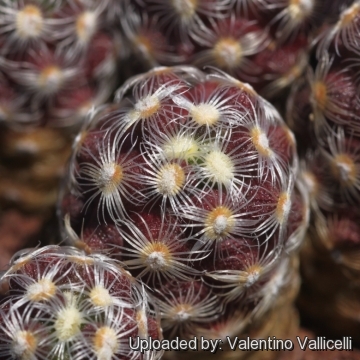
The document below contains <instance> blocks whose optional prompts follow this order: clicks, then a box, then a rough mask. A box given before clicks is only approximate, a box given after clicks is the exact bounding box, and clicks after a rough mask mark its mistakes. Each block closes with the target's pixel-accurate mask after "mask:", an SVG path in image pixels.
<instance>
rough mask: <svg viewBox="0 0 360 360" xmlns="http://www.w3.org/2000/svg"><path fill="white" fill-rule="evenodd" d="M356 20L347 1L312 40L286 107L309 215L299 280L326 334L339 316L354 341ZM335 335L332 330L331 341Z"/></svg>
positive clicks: (358, 6) (359, 215) (358, 110)
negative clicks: (309, 60) (309, 57)
mask: <svg viewBox="0 0 360 360" xmlns="http://www.w3.org/2000/svg"><path fill="white" fill-rule="evenodd" d="M359 21H360V2H359V1H355V2H354V3H353V4H352V5H351V6H349V7H348V8H346V9H344V11H343V12H342V13H341V14H340V16H339V18H338V21H337V22H336V23H335V24H334V25H332V26H330V27H328V28H326V29H325V30H324V32H323V33H322V34H320V36H319V39H318V41H317V44H316V46H315V48H314V59H315V60H314V66H313V67H310V66H309V68H308V69H307V74H306V77H304V78H303V79H302V80H300V81H298V83H297V84H296V85H295V86H294V88H293V90H292V95H291V97H290V99H289V103H288V120H289V123H290V125H291V127H292V128H293V130H294V131H295V134H296V135H297V138H298V141H299V149H300V151H301V153H302V154H301V155H302V160H301V165H300V167H301V174H302V178H303V179H304V181H305V182H306V184H307V188H308V190H309V195H310V204H311V208H312V220H311V228H310V232H309V237H310V238H311V240H312V243H313V246H314V247H313V248H312V249H311V248H309V249H307V250H306V251H304V265H303V268H304V275H305V278H306V279H307V284H308V285H307V286H310V287H311V288H312V289H313V291H314V292H315V293H316V294H317V299H320V298H324V297H326V298H327V299H328V302H327V305H326V307H325V308H326V309H325V311H324V309H322V306H323V305H322V304H321V305H320V304H319V303H318V302H319V300H315V299H314V300H315V301H316V303H317V305H316V306H313V308H314V309H316V310H315V311H316V312H318V314H319V316H321V314H323V316H322V317H323V318H325V319H326V318H327V319H328V321H329V328H332V329H335V327H333V326H331V325H330V323H331V322H334V321H336V320H335V319H337V318H339V317H342V318H343V321H342V322H341V323H343V324H344V326H346V327H347V329H352V330H351V331H352V333H353V334H354V335H355V334H358V329H359V323H358V320H356V319H358V311H359V309H360V303H359V294H360V292H359V291H360V288H359V275H360V236H359V234H360V227H359V220H360V210H359V206H360V131H359V130H360V126H359V121H360V92H359V80H360V77H359V69H360V57H359V41H360V32H359V26H358V23H359ZM314 251H315V254H316V255H314V254H312V253H314ZM316 263H318V264H322V265H315V264H316ZM335 264H336V265H335ZM329 272H331V273H332V275H331V279H333V280H332V283H331V285H330V284H329V282H328V281H327V280H326V278H327V277H329ZM320 279H322V280H320ZM319 282H320V283H322V284H323V285H322V286H318V284H319ZM334 288H336V291H334ZM319 294H320V295H319ZM308 301H313V299H310V298H309V299H308V300H307V301H305V302H304V309H305V311H306V309H308V306H307V304H308ZM313 305H314V303H313ZM344 318H347V319H348V321H349V323H348V322H347V321H346V320H344ZM325 321H327V320H325ZM336 322H337V323H339V322H338V321H336ZM356 329H357V330H356ZM343 331H344V329H343V328H342V327H340V328H339V329H338V331H337V335H338V334H339V333H340V334H341V333H342V332H343ZM335 332H336V330H335ZM357 341H359V338H358V337H357Z"/></svg>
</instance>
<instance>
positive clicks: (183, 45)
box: [0, 0, 360, 360]
mask: <svg viewBox="0 0 360 360" xmlns="http://www.w3.org/2000/svg"><path fill="white" fill-rule="evenodd" d="M325 3H326V2H324V1H320V0H197V1H194V0H180V1H166V0H135V1H128V0H125V1H118V0H105V1H96V0H91V1H85V0H64V1H57V0H37V1H27V0H21V1H20V0H15V1H14V0H0V123H1V124H0V125H1V126H3V125H4V124H5V127H4V128H2V129H1V131H2V130H3V129H4V130H3V131H2V133H1V135H0V137H1V139H3V140H1V145H0V156H1V161H0V170H1V171H2V174H1V179H0V202H1V203H4V202H5V203H12V202H15V203H19V204H20V203H22V206H23V208H25V209H26V210H31V211H33V210H34V209H36V210H39V209H42V211H44V210H45V211H47V209H49V208H50V207H51V206H52V205H53V204H54V198H55V191H54V189H55V188H56V183H57V181H58V179H59V178H60V177H61V176H62V164H63V159H64V158H66V157H67V156H68V151H69V149H68V144H69V138H70V137H71V135H72V134H73V133H74V130H75V132H77V131H78V129H79V127H80V126H81V130H80V132H79V133H78V135H77V137H76V139H75V142H74V144H73V154H72V156H71V160H70V164H69V168H68V174H67V179H66V181H65V184H64V186H63V193H62V196H61V201H60V203H59V218H60V221H61V222H62V235H63V236H64V239H65V240H66V241H67V242H68V245H71V246H66V247H56V246H50V247H45V248H39V249H35V250H31V251H25V252H23V253H21V254H18V255H17V256H16V257H15V258H14V259H13V260H12V261H11V264H10V269H9V270H8V271H7V272H5V273H3V274H1V275H0V288H1V292H2V295H0V349H1V350H0V359H4V360H5V359H10V358H11V359H21V360H25V359H51V360H60V359H94V360H95V359H99V360H103V359H104V360H105V359H143V358H145V359H148V358H149V359H157V358H159V357H160V356H161V353H160V352H156V351H155V352H152V351H150V352H147V353H145V354H140V353H138V352H136V351H135V352H134V351H133V350H132V349H130V348H129V341H128V339H129V337H130V338H131V337H133V338H135V337H136V336H139V337H140V338H142V339H146V338H149V337H151V338H152V339H161V338H162V331H164V335H165V337H166V338H169V339H172V338H174V337H176V336H180V337H182V338H191V337H193V336H206V337H208V338H216V339H222V338H225V337H226V336H235V335H238V334H250V335H251V336H252V337H254V338H255V337H256V338H260V337H262V336H263V337H266V336H268V335H273V334H279V336H280V337H281V336H283V337H289V336H291V335H294V331H296V328H297V327H296V326H297V325H294V322H291V319H292V318H295V319H296V316H295V317H293V316H289V314H290V313H291V314H292V315H293V309H292V307H291V306H292V305H291V303H292V301H293V299H294V297H295V296H296V293H297V290H298V286H299V278H298V273H297V265H298V264H297V252H298V249H299V247H300V245H301V243H302V239H303V237H304V234H305V231H306V227H307V222H308V217H309V214H308V194H307V193H308V192H309V190H310V204H311V208H312V210H313V217H312V233H311V234H314V235H313V238H314V239H315V243H316V244H317V245H320V246H322V247H323V248H326V249H327V250H329V253H330V254H331V256H332V258H333V260H334V261H335V262H337V263H340V264H341V266H342V268H343V270H344V272H345V273H346V275H347V276H351V277H352V279H356V277H357V276H358V274H359V271H360V265H359V264H360V255H359V254H360V252H359V236H358V234H359V233H360V229H359V226H358V220H359V219H360V212H359V210H358V207H359V198H360V194H359V192H360V180H359V179H360V178H359V177H360V167H359V166H360V165H359V159H360V150H359V145H360V139H359V136H360V127H359V116H360V115H359V109H360V97H359V95H358V93H359V88H358V84H359V82H358V78H359V71H360V69H359V67H360V62H359V49H358V47H359V46H358V45H359V42H360V39H359V37H360V35H359V30H358V21H359V17H360V15H359V14H360V4H359V1H355V2H354V4H353V5H352V6H351V7H349V8H348V9H347V10H345V11H344V12H343V13H342V14H341V15H340V20H338V22H335V24H334V25H327V27H325V30H324V35H322V36H320V37H319V38H320V40H318V45H317V52H316V56H315V57H316V59H317V60H316V61H317V65H316V69H308V70H307V71H308V76H307V78H306V79H300V80H298V81H297V83H296V86H294V88H293V90H292V93H291V97H290V101H289V104H288V111H287V115H288V119H289V123H290V125H291V126H292V128H293V130H294V131H295V133H296V135H298V138H297V140H298V143H299V146H298V149H299V150H300V153H301V154H302V155H303V157H302V160H301V162H300V163H299V162H298V158H297V150H296V147H297V146H296V143H295V139H294V137H293V134H292V133H291V131H290V130H289V129H288V127H287V126H286V125H285V123H284V122H283V120H282V118H281V116H280V115H279V114H278V112H277V111H276V110H275V108H274V107H273V106H272V105H271V104H270V103H269V102H267V101H266V100H265V99H263V98H262V97H261V96H259V95H258V93H260V94H261V95H263V96H265V97H266V98H268V99H277V100H276V101H279V99H280V98H279V94H280V95H283V94H284V93H285V92H284V91H283V90H284V89H287V88H288V87H289V86H290V85H291V84H292V83H293V82H294V81H295V80H296V79H299V78H301V76H302V74H303V71H304V69H306V68H307V64H308V55H309V47H310V44H311V42H312V39H313V38H314V36H315V34H318V32H319V28H320V26H321V25H322V24H325V23H326V22H327V20H328V19H330V20H329V22H330V23H331V21H332V20H333V19H334V18H336V16H337V14H338V12H339V9H341V5H350V4H351V3H352V1H351V0H349V1H348V0H346V1H332V2H331V6H330V5H329V4H325ZM326 31H327V33H326ZM125 48H129V51H131V52H132V55H131V57H130V59H131V61H132V60H133V59H141V60H136V61H134V64H133V66H134V68H133V69H131V70H130V72H134V71H137V70H138V69H137V68H136V67H137V66H139V68H140V69H150V68H151V67H153V66H158V67H156V68H154V69H152V70H150V71H148V72H147V73H144V74H142V75H137V76H135V77H132V78H131V79H129V80H128V81H126V82H125V84H124V85H123V86H122V87H121V88H120V89H119V90H118V91H117V93H116V96H115V101H114V102H113V103H111V104H107V105H103V104H104V102H105V101H107V100H108V99H109V96H110V95H111V93H112V92H113V90H114V87H115V85H116V84H117V82H119V78H121V80H122V79H123V78H125V77H126V76H127V72H128V70H127V69H125V68H124V69H122V71H121V72H120V71H118V70H119V69H118V64H117V61H118V59H119V58H121V57H123V58H124V57H127V56H128V55H129V52H128V50H125ZM137 62H138V63H137ZM139 64H140V65H139ZM184 64H187V65H184ZM160 66H161V67H160ZM162 66H164V67H162ZM165 66H172V67H165ZM192 66H195V67H192ZM204 66H205V67H208V69H207V70H206V73H204V72H202V71H201V70H198V68H203V67H204ZM218 69H220V70H218ZM247 83H250V84H251V85H248V84H247ZM281 102H282V103H284V101H283V100H281V101H280V103H281ZM280 107H283V104H280ZM24 125H25V126H27V127H28V126H29V125H31V126H32V129H30V130H27V131H26V132H18V129H19V128H20V127H23V126H24ZM54 127H55V129H54ZM56 127H58V128H66V129H65V130H64V129H62V130H59V129H56ZM305 148H306V149H307V150H306V152H304V151H303V150H302V149H305ZM54 154H55V155H54ZM59 154H61V156H60V155H59ZM16 164H18V165H19V167H18V168H17V165H16ZM299 168H300V171H301V174H302V176H301V179H299V178H298V174H299ZM24 174H26V176H25V177H24ZM15 179H21V180H19V181H18V180H16V181H15ZM28 185H30V186H31V189H30V188H29V187H28ZM9 189H10V191H9ZM44 189H47V192H46V194H45V192H44ZM4 200H5V201H4ZM349 209H351V211H349ZM110 258H111V259H110ZM341 281H342V280H341ZM356 286H357V285H356ZM356 291H357V292H356V294H359V291H358V290H356ZM1 296H2V297H1ZM334 301H335V300H334ZM335 303H336V306H337V309H338V311H339V312H340V313H342V314H345V316H348V317H351V316H353V313H354V312H356V311H358V310H359V308H360V305H359V303H358V302H356V301H353V300H349V298H348V297H345V296H341V297H340V300H339V301H337V300H336V301H335ZM349 314H350V315H349ZM285 318H287V321H284V319H285ZM290 318H291V319H290ZM280 319H281V322H282V323H283V328H282V329H281V330H279V329H278V328H275V327H271V326H270V325H269V324H272V325H274V326H275V325H276V324H277V322H279V321H280ZM160 321H161V325H160ZM295 323H296V320H295ZM284 324H285V325H284ZM160 326H161V328H162V330H160ZM269 326H270V327H269ZM270 332H271V333H270ZM234 356H236V357H237V358H239V356H240V355H239V354H238V353H236V354H235V355H234ZM241 356H243V357H244V358H247V357H251V354H242V355H241ZM269 356H270V357H271V356H274V358H276V356H277V353H274V354H273V355H269Z"/></svg>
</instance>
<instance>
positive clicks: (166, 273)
mask: <svg viewBox="0 0 360 360" xmlns="http://www.w3.org/2000/svg"><path fill="white" fill-rule="evenodd" d="M74 149H75V151H74V153H73V156H72V159H71V162H70V165H69V173H68V179H67V183H66V186H65V190H64V194H63V197H62V202H61V217H62V218H64V219H65V221H64V229H63V230H64V233H65V234H66V237H67V239H68V241H69V243H70V244H71V245H73V246H76V247H78V248H79V249H82V250H84V251H85V252H86V253H89V254H92V253H100V254H104V255H109V256H112V257H115V258H117V259H118V260H121V261H122V262H123V263H124V266H125V268H126V269H127V270H128V271H130V272H131V274H132V275H133V276H134V277H136V278H137V279H139V280H141V281H142V282H143V283H145V284H146V286H147V287H148V288H149V289H150V292H151V294H152V296H153V297H154V298H155V303H156V305H157V306H158V307H159V310H160V313H161V319H162V327H163V330H164V331H165V335H166V337H170V338H173V337H174V336H182V337H184V338H187V337H188V338H190V337H192V336H200V335H202V334H205V333H207V334H208V335H209V337H215V338H217V337H219V336H220V337H225V336H226V335H228V336H231V335H234V334H237V333H239V332H242V331H244V329H246V328H248V327H249V324H250V323H251V322H252V321H255V319H257V318H261V317H262V316H264V314H268V313H269V312H270V311H271V309H272V308H273V306H275V304H277V301H278V300H279V301H280V299H281V296H283V297H286V296H288V297H291V299H292V298H293V296H294V293H296V288H297V285H298V279H297V275H296V264H295V263H296V261H295V263H294V259H293V258H292V255H293V254H294V253H296V250H297V249H298V247H299V245H300V244H301V241H302V238H303V234H304V231H305V229H306V223H307V198H306V192H305V191H303V188H302V186H301V184H299V186H298V187H296V188H295V177H296V173H297V165H298V162H297V154H296V145H295V142H294V137H293V135H292V133H291V132H290V131H289V129H288V128H287V126H286V125H285V123H284V122H283V120H282V119H281V117H280V115H279V114H278V113H277V111H276V110H275V108H274V107H273V106H272V105H270V104H269V103H268V102H267V101H266V100H264V99H263V98H261V97H260V96H259V95H257V93H256V92H255V91H254V90H253V89H252V88H251V86H249V85H247V84H244V83H242V82H240V81H238V80H236V79H234V78H232V77H230V76H229V75H225V74H223V73H221V72H219V71H213V72H211V73H209V74H205V73H203V72H201V71H200V70H197V69H196V68H193V67H187V66H179V67H173V68H166V67H159V68H155V69H153V70H151V71H149V72H148V73H145V74H142V75H138V76H135V77H133V78H131V79H129V80H128V81H126V82H125V84H124V85H123V86H122V87H121V88H120V89H119V90H118V91H117V94H116V101H115V103H114V104H111V105H106V106H104V107H102V108H99V109H98V111H95V112H93V113H92V114H90V115H89V119H88V121H87V122H86V124H85V125H84V127H83V129H82V131H81V132H80V134H79V135H78V136H77V139H76V141H75V144H74ZM291 269H293V271H292V270H291ZM294 288H295V291H294ZM283 293H285V294H283ZM234 318H235V319H236V320H235V321H234Z"/></svg>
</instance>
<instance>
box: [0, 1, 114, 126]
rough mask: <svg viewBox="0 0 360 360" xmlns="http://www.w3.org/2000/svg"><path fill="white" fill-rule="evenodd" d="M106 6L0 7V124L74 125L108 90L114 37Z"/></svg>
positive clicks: (3, 4) (78, 3) (55, 3)
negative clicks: (1, 122) (0, 121)
mask: <svg viewBox="0 0 360 360" xmlns="http://www.w3.org/2000/svg"><path fill="white" fill-rule="evenodd" d="M106 3H107V1H102V2H101V3H100V2H96V1H89V2H86V1H80V0H79V1H77V0H68V1H45V0H39V1H35V2H34V1H10V0H2V1H1V2H0V93H1V100H0V119H1V120H2V121H4V122H7V123H11V124H51V125H56V126H65V125H70V124H77V123H79V121H81V119H83V117H84V114H86V112H87V110H88V109H89V108H91V107H92V106H93V105H94V104H95V105H97V104H101V103H103V102H104V101H106V100H107V99H108V97H109V95H110V94H111V92H112V90H113V86H114V85H113V86H112V85H111V82H112V79H113V78H114V74H115V70H116V60H117V57H118V56H119V54H121V52H120V51H119V41H120V40H119V38H118V35H117V33H116V32H114V31H112V30H111V28H109V24H108V21H107V13H108V12H109V11H110V9H109V8H108V6H107V5H106Z"/></svg>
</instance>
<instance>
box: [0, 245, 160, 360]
mask: <svg viewBox="0 0 360 360" xmlns="http://www.w3.org/2000/svg"><path fill="white" fill-rule="evenodd" d="M0 286H1V289H2V292H3V295H4V294H5V295H7V297H6V298H5V300H4V301H2V303H1V305H0V345H1V346H0V359H4V360H8V359H36V360H50V359H51V360H60V359H74V360H75V359H79V360H87V359H89V360H90V359H98V360H100V359H101V360H105V359H109V360H110V359H157V358H159V357H160V356H161V352H158V351H145V352H144V353H143V354H141V353H140V352H137V351H136V350H134V349H132V347H131V346H130V343H129V338H133V339H134V342H135V339H136V338H137V337H139V338H141V339H148V338H149V337H151V338H153V339H159V340H160V339H161V330H160V328H159V322H158V320H157V318H156V315H155V314H154V312H153V310H152V308H151V303H150V302H149V298H148V295H147V294H146V291H145V289H144V287H143V286H141V285H140V284H138V283H137V282H136V281H135V279H134V278H133V277H132V276H131V275H130V274H129V273H128V272H126V271H124V270H123V268H122V267H121V266H120V264H119V263H118V262H117V261H115V260H112V259H109V258H107V257H105V256H101V255H85V254H84V253H83V252H81V251H78V250H76V249H75V248H72V247H66V246H63V247H59V246H48V247H43V248H39V249H36V250H31V249H30V250H24V251H21V252H20V253H19V254H16V255H15V256H14V258H13V259H12V261H11V263H10V268H9V270H8V271H6V273H5V274H3V276H2V277H1V282H0Z"/></svg>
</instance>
